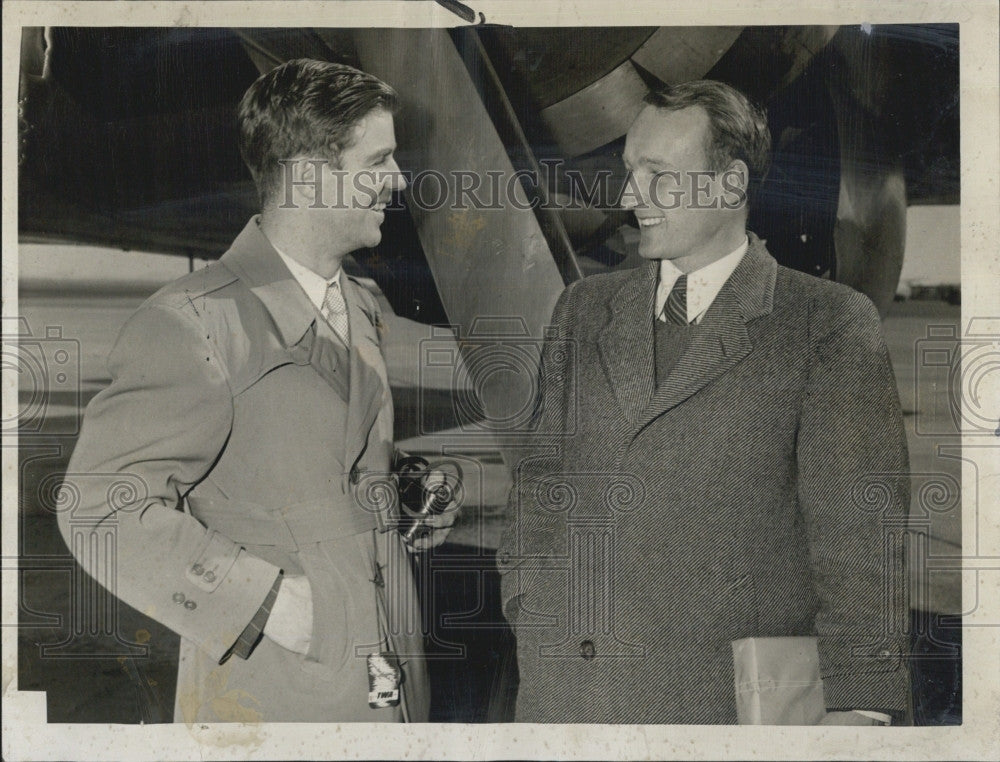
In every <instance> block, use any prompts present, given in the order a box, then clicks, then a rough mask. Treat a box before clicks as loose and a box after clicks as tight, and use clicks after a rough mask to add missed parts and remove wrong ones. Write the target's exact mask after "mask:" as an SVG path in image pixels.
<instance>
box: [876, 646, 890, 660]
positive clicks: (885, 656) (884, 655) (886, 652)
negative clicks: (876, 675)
mask: <svg viewBox="0 0 1000 762" xmlns="http://www.w3.org/2000/svg"><path fill="white" fill-rule="evenodd" d="M890 656H892V651H890V650H889V649H888V648H883V649H882V650H881V651H879V652H878V658H880V659H888V658H889V657H890Z"/></svg>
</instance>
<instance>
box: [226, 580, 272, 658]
mask: <svg viewBox="0 0 1000 762" xmlns="http://www.w3.org/2000/svg"><path fill="white" fill-rule="evenodd" d="M281 580H282V575H281V574H279V575H278V576H277V578H276V579H275V580H274V584H273V585H271V590H270V591H269V592H268V594H267V598H265V599H264V602H263V603H262V604H261V605H260V608H259V609H257V613H256V614H254V615H253V619H251V620H250V624H248V625H247V626H246V627H245V628H244V629H243V632H241V633H240V636H239V637H238V638H237V639H236V642H235V643H234V644H233V646H232V648H230V649H229V651H227V652H226V655H225V656H223V657H222V659H221V660H220V662H219V663H220V664H222V663H224V662H225V661H226V660H227V659H229V657H230V656H239V657H240V658H241V659H249V658H250V654H251V653H252V652H253V649H254V648H255V647H256V646H257V643H258V642H259V641H260V639H261V636H262V635H263V634H264V627H265V626H266V625H267V620H268V617H270V616H271V609H272V608H273V607H274V601H275V600H276V599H277V597H278V588H280V587H281Z"/></svg>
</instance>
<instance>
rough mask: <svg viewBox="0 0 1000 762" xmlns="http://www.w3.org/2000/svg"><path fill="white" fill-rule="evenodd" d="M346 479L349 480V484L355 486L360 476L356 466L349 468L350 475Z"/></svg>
mask: <svg viewBox="0 0 1000 762" xmlns="http://www.w3.org/2000/svg"><path fill="white" fill-rule="evenodd" d="M347 478H348V479H350V480H351V484H357V483H358V481H360V479H361V474H360V473H359V472H358V468H357V466H354V467H353V468H351V473H350V475H349V476H348V477H347Z"/></svg>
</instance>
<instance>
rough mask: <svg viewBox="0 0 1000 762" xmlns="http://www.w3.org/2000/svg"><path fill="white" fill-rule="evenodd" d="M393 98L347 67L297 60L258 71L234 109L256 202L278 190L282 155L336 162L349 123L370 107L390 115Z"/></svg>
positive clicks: (349, 135)
mask: <svg viewBox="0 0 1000 762" xmlns="http://www.w3.org/2000/svg"><path fill="white" fill-rule="evenodd" d="M398 103H399V101H398V97H397V95H396V91H395V90H393V89H392V88H391V87H389V85H387V84H386V83H385V82H383V81H382V80H380V79H378V78H377V77H373V76H372V75H371V74H366V73H365V72H363V71H359V70H358V69H355V68H353V67H351V66H346V65H344V64H338V63H330V62H327V61H314V60H311V59H308V58H297V59H294V60H292V61H288V62H286V63H284V64H282V65H281V66H278V67H276V68H274V69H272V70H271V71H269V72H268V73H267V74H264V75H262V76H261V77H259V78H258V79H257V81H256V82H254V83H253V84H252V85H250V88H249V89H248V90H247V91H246V93H244V95H243V98H242V100H241V101H240V104H239V108H238V112H237V113H238V118H239V128H240V154H241V155H242V156H243V161H244V162H246V165H247V167H249V169H250V174H251V175H253V179H254V183H255V184H256V185H257V192H258V194H259V195H260V201H261V204H267V202H268V201H269V199H270V198H272V197H273V196H274V195H275V193H276V191H277V190H279V188H280V182H281V177H282V174H281V172H282V167H281V165H280V164H279V163H278V162H279V161H281V160H282V159H291V158H293V157H295V156H308V157H310V158H316V159H325V160H328V161H329V162H331V164H332V165H333V168H335V169H336V168H338V167H339V166H340V153H341V151H343V150H344V149H345V148H350V146H351V145H352V143H353V140H354V135H353V131H354V127H355V126H356V125H357V124H358V122H360V121H361V120H362V119H363V118H364V117H365V116H367V115H368V114H369V113H370V112H372V111H374V110H375V109H385V110H386V111H389V112H390V113H395V111H396V109H397V108H398Z"/></svg>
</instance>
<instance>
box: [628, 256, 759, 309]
mask: <svg viewBox="0 0 1000 762" xmlns="http://www.w3.org/2000/svg"><path fill="white" fill-rule="evenodd" d="M749 245H750V242H749V239H747V238H744V239H743V243H741V244H740V245H739V246H737V247H736V248H735V249H733V250H732V251H731V252H729V253H728V254H726V256H724V257H720V258H719V259H717V260H715V261H714V262H711V263H710V264H707V265H705V266H704V267H702V268H701V269H698V270H695V271H694V272H690V273H688V277H687V313H688V314H687V318H688V322H689V323H690V322H698V323H700V322H701V319H702V318H703V317H704V315H705V313H706V312H707V311H708V308H709V307H711V306H712V302H714V301H715V297H716V296H718V295H719V291H720V290H721V289H722V287H723V285H725V283H726V281H727V280H728V279H729V276H730V275H732V274H733V271H734V270H735V269H736V267H737V266H738V265H739V263H740V260H741V259H743V255H744V254H746V252H747V248H749ZM681 274H682V273H681V271H680V270H679V269H678V268H677V266H676V265H675V264H674V263H673V262H671V261H670V260H669V259H661V260H660V285H659V288H657V290H656V315H657V316H659V315H660V313H661V312H663V305H664V304H666V302H667V296H668V295H669V294H670V289H672V288H673V287H674V283H676V282H677V279H678V278H679V277H680V276H681ZM647 293H648V292H647Z"/></svg>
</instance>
